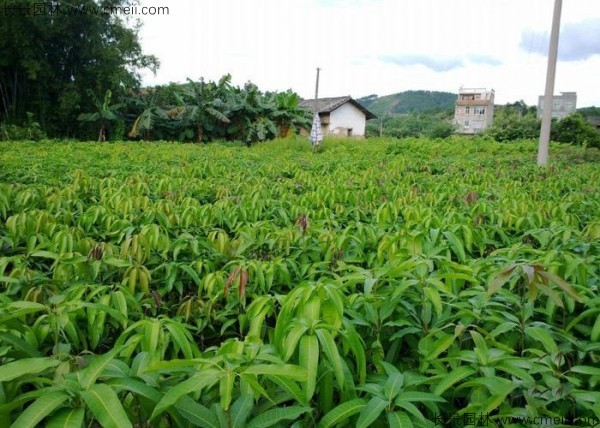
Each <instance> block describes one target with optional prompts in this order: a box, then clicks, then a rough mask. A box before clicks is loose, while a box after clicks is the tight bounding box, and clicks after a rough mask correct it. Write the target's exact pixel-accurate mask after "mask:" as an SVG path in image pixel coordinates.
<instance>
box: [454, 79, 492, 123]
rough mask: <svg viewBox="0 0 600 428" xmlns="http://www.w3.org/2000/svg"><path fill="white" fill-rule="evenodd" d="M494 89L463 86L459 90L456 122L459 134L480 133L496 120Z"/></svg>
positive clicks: (455, 113)
mask: <svg viewBox="0 0 600 428" xmlns="http://www.w3.org/2000/svg"><path fill="white" fill-rule="evenodd" d="M494 95H495V92H494V90H493V89H492V90H489V91H488V90H487V89H485V88H463V87H461V88H460V89H459V91H458V99H457V100H456V108H455V110H454V123H455V124H456V126H457V132H458V133H459V134H479V133H481V132H483V131H485V129H486V128H487V127H488V126H490V125H491V124H492V122H493V121H494Z"/></svg>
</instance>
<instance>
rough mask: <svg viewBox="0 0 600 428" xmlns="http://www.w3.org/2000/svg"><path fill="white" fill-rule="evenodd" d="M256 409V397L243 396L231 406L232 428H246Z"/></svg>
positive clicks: (250, 395)
mask: <svg viewBox="0 0 600 428" xmlns="http://www.w3.org/2000/svg"><path fill="white" fill-rule="evenodd" d="M253 408H254V396H253V395H252V394H242V395H240V397H239V398H238V399H237V400H235V402H234V403H233V404H232V405H231V412H230V414H231V418H230V419H231V428H243V427H244V426H246V420H247V419H248V416H250V413H252V409H253Z"/></svg>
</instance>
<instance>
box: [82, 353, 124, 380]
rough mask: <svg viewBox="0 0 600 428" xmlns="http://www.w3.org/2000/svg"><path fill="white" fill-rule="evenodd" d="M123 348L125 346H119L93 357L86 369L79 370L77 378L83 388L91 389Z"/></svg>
mask: <svg viewBox="0 0 600 428" xmlns="http://www.w3.org/2000/svg"><path fill="white" fill-rule="evenodd" d="M121 349H123V347H122V346H118V347H116V348H113V349H111V350H110V351H109V352H107V353H106V354H104V355H100V356H95V357H93V358H92V361H91V363H90V364H89V365H88V366H87V367H86V368H85V369H83V370H80V371H79V372H77V379H78V380H79V385H80V386H81V388H82V389H85V390H87V389H89V388H90V387H91V386H92V384H94V383H95V382H96V380H97V379H98V377H99V376H100V375H101V374H102V371H103V370H104V369H105V368H106V366H107V365H108V364H109V363H110V362H111V361H112V360H113V359H114V358H115V356H116V355H117V354H118V353H119V352H121Z"/></svg>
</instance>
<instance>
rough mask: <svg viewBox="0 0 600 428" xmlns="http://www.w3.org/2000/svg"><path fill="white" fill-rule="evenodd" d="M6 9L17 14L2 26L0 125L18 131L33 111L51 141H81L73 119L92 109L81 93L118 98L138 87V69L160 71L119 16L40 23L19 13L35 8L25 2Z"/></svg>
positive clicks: (89, 3) (90, 1) (87, 1)
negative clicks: (12, 126) (111, 94)
mask: <svg viewBox="0 0 600 428" xmlns="http://www.w3.org/2000/svg"><path fill="white" fill-rule="evenodd" d="M52 5H53V7H55V6H56V7H62V8H63V9H67V8H71V7H75V6H83V7H100V5H101V6H106V5H108V6H115V7H120V6H130V5H131V3H130V2H127V1H125V0H112V1H110V2H100V1H97V0H81V1H79V2H77V5H72V4H71V3H65V4H57V5H55V4H52ZM4 6H10V7H11V8H14V9H13V10H17V9H19V8H20V11H21V12H22V13H7V14H5V16H3V17H2V20H0V51H1V52H2V57H1V59H0V122H3V123H8V124H19V123H22V122H23V121H25V120H26V113H27V112H31V113H33V114H34V117H35V120H36V121H37V122H39V123H40V125H41V127H42V129H44V131H45V132H46V133H47V134H48V135H49V136H50V137H56V136H61V137H69V138H72V137H74V136H86V135H85V131H86V130H85V128H84V129H83V135H82V134H81V133H82V129H80V126H79V124H78V123H77V122H76V121H75V120H74V119H75V118H76V117H77V116H78V115H79V114H80V113H81V112H84V113H85V112H91V111H94V110H95V109H94V102H93V100H91V99H89V97H86V96H85V91H86V90H88V89H89V90H91V91H92V92H94V93H104V91H105V90H106V89H107V88H108V89H111V90H112V91H113V92H114V95H115V98H117V99H119V98H120V97H122V96H124V95H125V88H135V87H137V86H138V85H139V81H140V78H139V75H138V74H137V73H138V72H139V70H140V69H144V68H149V69H151V70H153V69H156V67H157V66H158V61H157V60H156V58H154V57H152V56H148V55H144V54H143V53H142V49H141V45H140V43H139V39H138V29H139V27H138V26H136V25H131V24H130V23H128V22H125V20H124V19H123V18H122V16H121V17H120V16H119V15H117V14H104V13H81V14H80V13H77V14H73V15H71V16H66V14H64V15H63V14H59V15H56V16H54V17H52V16H40V15H39V13H38V12H39V10H37V9H36V11H35V12H36V13H23V12H24V11H26V10H30V11H31V9H32V8H33V6H32V4H30V3H29V2H28V1H26V0H15V1H11V2H10V3H9V2H4V3H3V7H4ZM45 6H50V4H46V5H45ZM38 9H39V8H38ZM42 9H43V8H42ZM47 10H48V13H49V14H50V10H49V9H47ZM55 14H56V12H55ZM57 16H60V19H58V18H57ZM83 34H85V37H83V36H82V35H83Z"/></svg>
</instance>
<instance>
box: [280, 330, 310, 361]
mask: <svg viewBox="0 0 600 428" xmlns="http://www.w3.org/2000/svg"><path fill="white" fill-rule="evenodd" d="M306 330H308V327H307V326H306V325H305V324H304V323H295V324H294V325H293V326H292V328H290V330H289V333H288V334H287V335H286V336H285V340H284V341H283V354H282V355H283V361H288V360H289V359H290V358H291V357H292V355H293V354H294V351H295V350H296V346H297V345H298V342H299V341H300V338H301V337H302V336H303V335H304V333H306Z"/></svg>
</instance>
